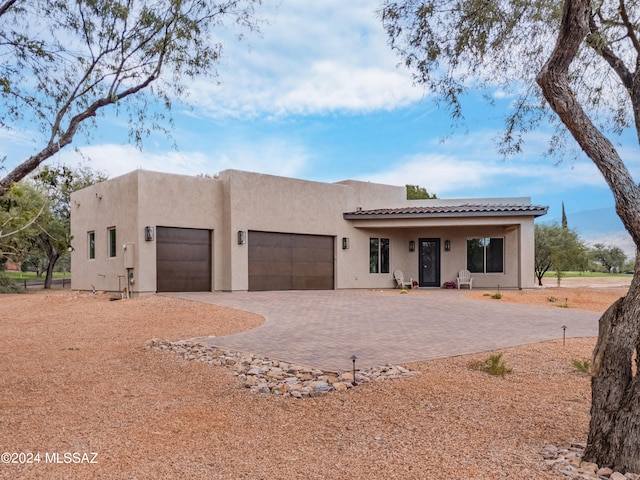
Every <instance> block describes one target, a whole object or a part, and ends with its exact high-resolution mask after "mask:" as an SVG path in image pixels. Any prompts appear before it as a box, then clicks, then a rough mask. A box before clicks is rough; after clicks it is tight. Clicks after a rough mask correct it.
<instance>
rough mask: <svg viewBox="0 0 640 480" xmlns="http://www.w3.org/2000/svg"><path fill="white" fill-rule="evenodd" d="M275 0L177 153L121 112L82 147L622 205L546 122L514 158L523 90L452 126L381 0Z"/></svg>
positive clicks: (556, 201)
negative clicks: (388, 31)
mask: <svg viewBox="0 0 640 480" xmlns="http://www.w3.org/2000/svg"><path fill="white" fill-rule="evenodd" d="M268 3H271V4H270V5H263V6H262V7H261V9H260V14H261V15H262V16H263V17H264V18H266V19H267V20H268V22H269V23H268V24H266V25H263V27H262V32H261V34H260V35H257V34H256V35H253V34H252V35H248V36H247V38H246V39H245V40H244V41H242V42H236V41H235V40H233V37H232V33H233V32H229V33H228V36H229V42H227V43H226V46H225V52H224V58H223V60H222V63H221V64H220V67H219V73H220V75H219V79H218V82H212V81H205V80H202V81H198V82H194V83H193V85H192V86H191V100H192V102H193V104H194V105H195V107H194V108H193V109H191V110H190V109H187V108H183V107H181V106H179V105H178V106H177V107H176V108H174V111H173V115H174V119H175V125H176V128H175V133H174V137H175V141H176V143H177V146H178V150H177V151H176V150H173V149H171V148H170V145H169V142H167V141H166V140H165V139H163V138H160V137H159V136H157V135H155V136H152V137H151V138H149V139H148V140H146V141H145V145H144V149H143V150H142V151H139V150H137V149H136V148H135V147H133V146H130V145H128V144H127V130H126V125H124V123H123V120H122V119H121V118H118V117H115V116H114V115H113V113H112V112H107V113H106V115H105V116H104V117H101V118H99V119H98V129H97V131H95V132H94V133H93V138H92V140H91V143H90V144H89V143H87V142H86V141H85V139H84V138H83V137H81V136H79V137H77V139H76V142H75V143H74V146H76V147H78V148H79V149H80V151H81V152H83V153H84V154H85V155H87V156H88V157H89V158H90V159H91V165H93V166H94V167H95V168H98V169H101V170H104V171H106V172H107V173H108V174H109V175H110V176H117V175H120V174H124V173H127V172H129V171H131V170H133V169H135V168H144V169H149V170H157V171H164V172H173V173H181V174H193V175H195V174H199V173H207V174H215V173H217V172H219V171H221V170H225V169H228V168H234V169H241V170H249V171H255V172H263V173H270V174H276V175H283V176H290V177H296V178H303V179H308V180H317V181H326V182H334V181H340V180H344V179H348V178H352V179H358V180H365V181H372V182H380V183H388V184H395V185H404V184H407V183H410V184H419V185H421V186H423V187H426V188H427V189H428V190H429V191H430V192H435V193H436V194H437V195H438V196H439V197H441V198H459V197H496V196H500V197H504V196H529V197H531V198H532V202H533V203H535V204H539V205H547V206H549V207H550V210H549V218H559V217H560V208H561V202H562V201H564V203H565V206H566V210H567V212H568V213H571V212H579V211H584V210H591V209H598V208H603V207H612V206H613V199H612V196H611V193H610V192H609V189H608V187H607V185H606V184H605V182H604V180H603V179H602V177H601V175H600V174H599V172H598V171H597V170H596V169H595V167H594V166H593V165H592V163H591V162H590V161H589V160H587V159H586V158H584V157H583V158H579V159H577V160H575V161H565V162H562V163H560V164H559V165H556V163H557V162H556V159H553V158H547V157H543V155H542V153H543V152H544V151H545V149H546V141H547V139H548V136H547V135H546V134H545V132H544V131H543V130H541V131H539V132H532V133H531V134H530V135H529V137H528V138H527V143H526V147H525V150H524V152H523V154H521V155H519V156H515V157H512V158H510V159H508V160H503V159H502V158H501V156H500V155H499V153H498V149H497V147H496V145H495V143H494V139H495V137H496V136H497V135H498V134H499V133H500V130H501V128H502V126H503V118H504V113H505V111H506V108H507V107H508V105H509V101H510V99H509V98H503V97H501V96H499V95H497V96H496V105H495V107H489V106H487V105H486V103H484V102H483V101H481V100H480V97H479V95H478V96H474V95H470V96H469V97H468V98H467V100H466V102H465V112H464V113H465V115H466V124H465V128H461V129H457V130H456V129H454V130H452V129H451V120H450V119H449V117H448V115H447V112H446V111H442V110H438V108H437V107H436V105H435V104H434V103H433V102H432V101H431V99H430V98H429V95H428V92H425V91H424V90H423V89H422V88H421V87H415V86H413V85H412V80H411V76H410V74H409V72H407V71H406V70H404V69H403V68H402V67H398V64H399V61H400V59H399V58H398V57H396V56H395V54H394V53H393V52H392V51H391V50H390V49H389V47H388V45H387V41H386V38H385V34H384V31H383V29H382V26H381V22H380V20H379V19H378V18H377V17H376V14H375V9H376V8H377V7H376V5H377V3H376V2H371V1H370V0H351V1H349V2H343V1H339V0H324V1H322V2H300V1H297V0H282V1H280V2H278V4H277V8H276V7H275V6H273V4H272V2H268ZM496 93H499V92H496ZM445 136H448V138H447V139H446V141H444V142H442V141H441V140H442V138H443V137H445ZM0 138H2V142H1V146H0V154H7V155H8V156H9V159H8V162H7V164H6V166H7V167H8V168H11V167H12V166H15V165H16V164H17V163H19V162H21V161H23V160H24V159H25V158H26V157H27V156H28V155H29V154H30V153H31V152H32V151H33V150H34V148H35V147H34V143H33V140H32V139H33V138H37V135H36V134H34V133H32V132H29V131H22V132H0ZM35 145H36V146H38V143H37V141H36V143H35ZM621 153H622V155H623V158H625V159H628V160H629V165H630V167H631V169H632V173H633V174H635V175H638V173H640V168H639V165H640V155H639V154H638V153H639V152H638V145H637V140H636V139H635V138H634V137H633V136H631V135H629V136H628V137H624V139H623V143H622V145H621ZM53 161H59V162H64V163H68V164H74V163H77V162H79V156H78V155H76V154H75V153H74V152H73V149H72V148H71V149H68V150H67V151H64V152H61V153H59V154H58V155H57V156H56V158H55V159H54V160H53Z"/></svg>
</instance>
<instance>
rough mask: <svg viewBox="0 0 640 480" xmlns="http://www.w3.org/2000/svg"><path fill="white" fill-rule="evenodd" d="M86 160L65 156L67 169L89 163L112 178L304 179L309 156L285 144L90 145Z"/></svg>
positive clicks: (69, 153)
mask: <svg viewBox="0 0 640 480" xmlns="http://www.w3.org/2000/svg"><path fill="white" fill-rule="evenodd" d="M79 150H80V152H81V153H82V155H83V156H84V158H83V157H82V156H81V155H78V154H77V153H75V152H74V151H71V150H68V151H64V152H63V153H62V154H61V158H60V159H61V161H62V162H64V163H65V164H67V165H72V166H73V165H78V164H79V163H83V162H85V161H86V160H87V159H88V160H89V161H90V165H91V167H92V168H93V169H95V170H100V171H103V172H106V173H107V174H108V175H109V177H110V178H113V177H116V176H119V175H123V174H125V173H128V172H131V171H132V170H135V169H143V170H152V171H158V172H166V173H176V174H181V175H198V174H215V173H218V172H220V171H222V170H227V169H236V170H247V171H254V172H260V173H268V174H272V175H282V176H291V177H295V176H300V175H301V174H302V172H303V171H304V170H305V168H306V166H307V161H308V159H309V154H308V153H307V152H306V151H305V150H304V148H302V147H300V146H297V145H291V144H288V143H287V142H284V141H279V140H275V141H271V140H270V141H266V142H263V143H261V144H256V143H253V144H251V145H242V144H240V143H235V144H233V146H231V147H229V148H225V149H223V150H220V151H217V152H210V153H204V152H199V151H192V152H175V151H170V152H160V153H157V152H150V151H147V150H142V151H141V150H139V149H137V148H135V147H133V146H131V145H114V144H102V145H90V146H84V147H80V148H79Z"/></svg>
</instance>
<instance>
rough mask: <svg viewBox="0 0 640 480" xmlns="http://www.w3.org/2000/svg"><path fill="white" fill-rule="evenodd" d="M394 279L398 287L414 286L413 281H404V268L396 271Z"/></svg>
mask: <svg viewBox="0 0 640 480" xmlns="http://www.w3.org/2000/svg"><path fill="white" fill-rule="evenodd" d="M393 279H394V280H395V281H396V288H413V281H409V282H405V281H404V273H402V270H396V271H394V272H393Z"/></svg>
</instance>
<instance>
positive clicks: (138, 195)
mask: <svg viewBox="0 0 640 480" xmlns="http://www.w3.org/2000/svg"><path fill="white" fill-rule="evenodd" d="M469 202H470V200H469V199H452V200H441V199H437V200H417V201H408V200H406V191H405V187H404V186H389V185H380V184H372V183H368V182H359V181H352V180H349V181H344V182H339V183H334V184H327V183H320V182H311V181H305V180H297V179H291V178H285V177H278V176H272V175H261V174H256V173H250V172H242V171H237V170H226V171H224V172H221V173H220V174H219V176H217V177H215V178H203V177H189V176H182V175H170V174H163V173H156V172H148V171H142V170H138V171H135V172H132V173H130V174H127V175H124V176H122V177H118V178H115V179H112V180H109V181H107V182H104V183H101V184H98V185H94V186H92V187H89V188H86V189H83V190H81V191H79V192H75V193H74V194H73V195H72V222H71V225H72V235H73V237H74V238H73V241H72V245H73V247H74V248H75V251H74V252H72V288H75V289H89V288H90V285H94V286H95V288H96V289H98V290H110V291H117V290H118V276H121V280H120V288H121V287H122V282H124V280H123V279H122V277H123V276H124V275H125V274H126V269H125V266H124V253H123V251H122V249H121V245H122V244H131V245H132V247H131V248H132V250H129V252H128V254H129V255H131V252H132V251H133V258H134V263H133V265H134V266H133V274H134V284H133V285H132V289H131V290H132V292H133V293H134V294H146V293H153V292H155V291H156V284H157V283H156V242H155V241H145V238H144V229H145V226H151V227H153V228H154V230H155V229H156V228H157V227H158V226H164V227H180V228H199V229H208V230H211V231H212V250H213V251H212V289H213V290H224V291H230V290H231V291H237V290H247V289H248V244H244V245H239V244H238V241H237V234H238V231H244V232H247V236H248V232H250V231H266V232H278V233H297V234H313V235H327V236H331V237H333V238H334V241H335V250H334V251H335V277H334V279H335V282H334V283H335V288H339V289H341V288H391V287H393V285H394V281H393V275H392V273H393V271H394V270H395V269H400V270H402V271H403V272H404V276H405V279H407V280H408V279H409V278H413V279H416V280H417V279H418V277H419V258H418V255H419V252H418V250H419V249H418V241H419V239H420V238H438V239H440V241H441V243H440V248H441V251H440V255H441V257H440V258H441V275H440V280H441V283H443V282H446V281H453V280H455V277H456V274H457V272H458V271H459V270H461V269H463V268H466V242H467V239H468V238H473V237H502V238H504V239H505V263H504V265H505V272H504V273H501V274H474V288H495V287H497V286H498V285H500V287H504V288H531V287H533V286H534V276H533V265H534V263H533V255H534V248H533V224H534V223H533V216H531V215H529V216H526V215H522V216H495V217H487V216H473V215H471V216H460V217H456V218H450V217H434V218H383V219H380V218H374V219H358V220H345V219H344V217H343V214H344V213H345V212H353V211H356V210H358V209H363V210H372V209H379V208H398V207H406V206H422V205H463V204H465V203H469ZM473 202H474V203H477V202H483V203H491V202H492V203H501V204H528V202H529V199H524V198H515V199H506V198H503V199H482V200H473ZM112 226H115V227H116V228H117V243H118V245H119V247H118V248H117V254H116V257H115V258H108V255H107V251H106V249H107V229H108V228H109V227H112ZM89 231H94V232H95V234H96V258H95V259H93V260H89V259H88V249H87V232H89ZM343 237H344V238H348V239H349V248H348V249H342V238H343ZM371 237H377V238H380V237H382V238H389V239H390V265H389V267H390V272H389V273H388V274H387V273H385V274H381V273H379V274H371V273H369V239H370V238H371ZM411 240H413V241H414V242H416V249H415V251H414V252H410V251H409V241H411ZM445 240H449V241H450V242H451V251H448V252H447V251H444V241H445Z"/></svg>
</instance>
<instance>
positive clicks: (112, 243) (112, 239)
mask: <svg viewBox="0 0 640 480" xmlns="http://www.w3.org/2000/svg"><path fill="white" fill-rule="evenodd" d="M108 232H109V257H111V258H114V257H115V256H116V251H117V250H116V227H111V228H110V229H109V230H108Z"/></svg>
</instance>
